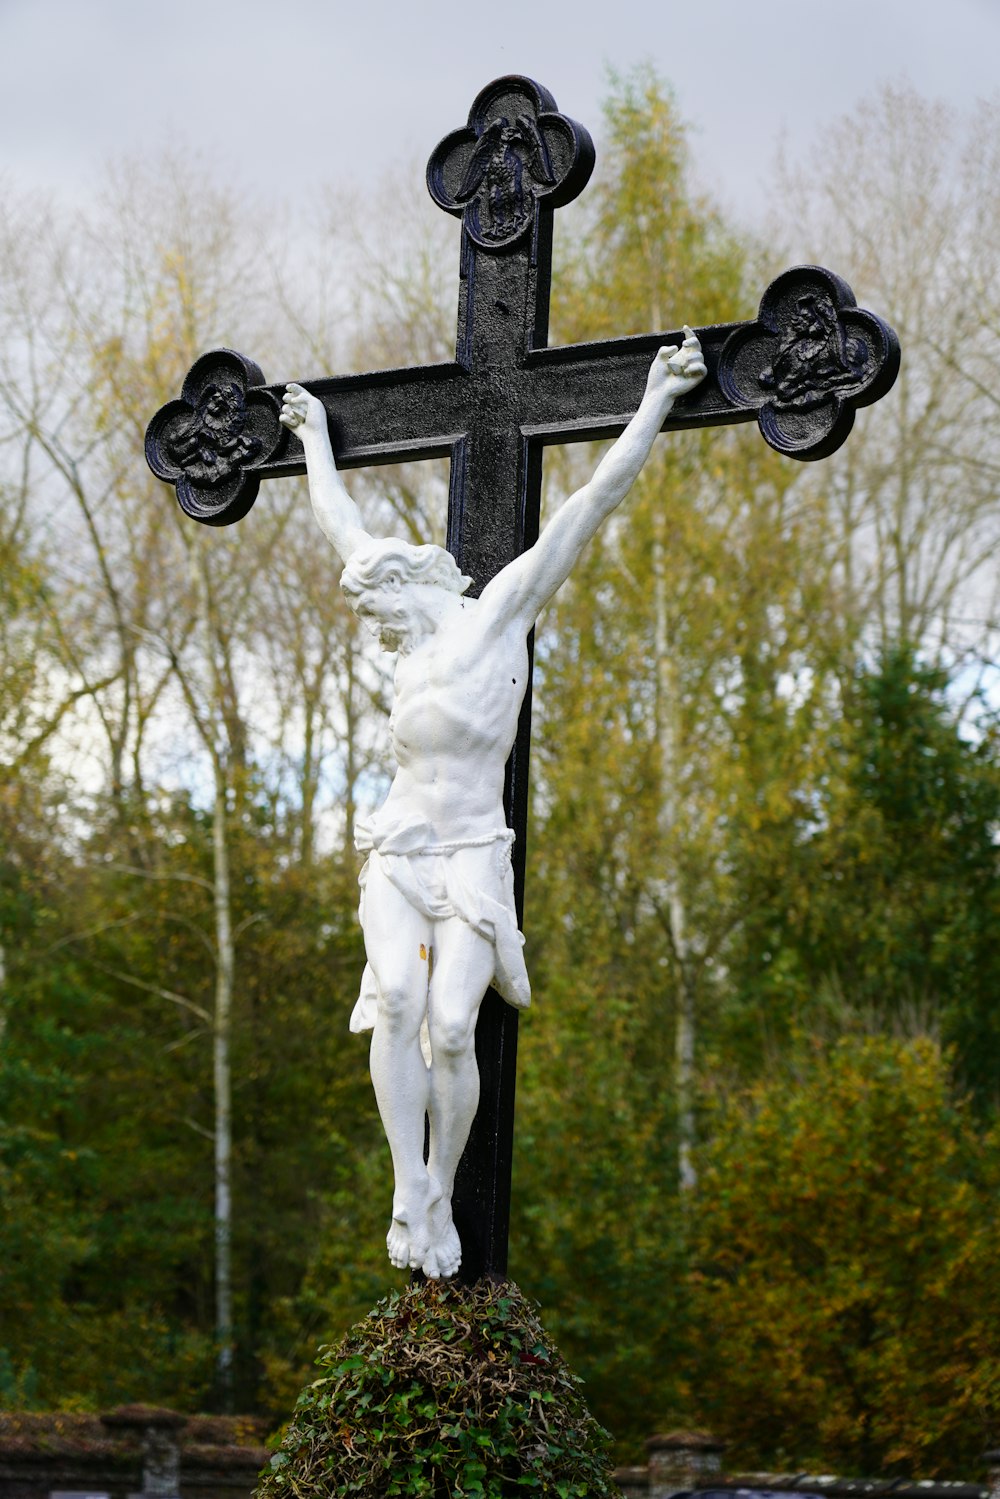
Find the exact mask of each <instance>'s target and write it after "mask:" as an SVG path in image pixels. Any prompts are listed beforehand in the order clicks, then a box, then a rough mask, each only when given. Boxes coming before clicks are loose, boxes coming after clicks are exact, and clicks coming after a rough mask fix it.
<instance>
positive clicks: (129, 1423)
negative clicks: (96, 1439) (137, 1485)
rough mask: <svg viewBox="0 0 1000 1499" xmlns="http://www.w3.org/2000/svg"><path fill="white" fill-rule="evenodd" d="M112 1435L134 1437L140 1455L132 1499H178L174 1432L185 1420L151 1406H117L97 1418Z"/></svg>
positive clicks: (178, 1468)
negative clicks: (138, 1491) (138, 1492)
mask: <svg viewBox="0 0 1000 1499" xmlns="http://www.w3.org/2000/svg"><path fill="white" fill-rule="evenodd" d="M101 1420H102V1422H103V1423H104V1425H105V1426H107V1427H108V1428H109V1429H110V1430H112V1431H116V1430H117V1431H120V1432H121V1433H122V1434H123V1435H127V1436H134V1438H135V1439H136V1441H137V1442H138V1445H139V1447H140V1449H141V1452H142V1489H141V1496H136V1499H180V1493H181V1448H180V1442H179V1441H178V1436H177V1434H178V1432H179V1431H180V1430H181V1428H182V1427H184V1426H186V1425H187V1417H186V1416H180V1415H178V1413H177V1412H176V1411H171V1410H164V1409H162V1408H161V1407H159V1406H155V1405H120V1406H118V1408H117V1410H113V1411H108V1412H107V1413H106V1414H105V1415H103V1416H102V1417H101Z"/></svg>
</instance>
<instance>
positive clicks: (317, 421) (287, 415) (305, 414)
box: [279, 385, 326, 436]
mask: <svg viewBox="0 0 1000 1499" xmlns="http://www.w3.org/2000/svg"><path fill="white" fill-rule="evenodd" d="M279 421H281V422H282V423H283V425H284V426H286V427H289V428H290V429H291V430H292V431H293V432H294V431H295V430H296V428H298V427H302V428H304V429H305V431H306V432H324V431H325V430H326V411H325V410H324V408H323V403H322V402H321V401H317V399H316V397H315V396H311V395H310V394H309V392H308V391H307V390H303V389H302V386H301V385H286V386H285V395H284V399H283V400H282V403H281V415H280V417H279ZM301 435H303V434H301V433H300V436H301Z"/></svg>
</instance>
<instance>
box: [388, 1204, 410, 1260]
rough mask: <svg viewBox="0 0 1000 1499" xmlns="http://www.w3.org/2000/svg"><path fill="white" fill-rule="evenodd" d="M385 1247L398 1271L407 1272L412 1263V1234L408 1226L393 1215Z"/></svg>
mask: <svg viewBox="0 0 1000 1499" xmlns="http://www.w3.org/2000/svg"><path fill="white" fill-rule="evenodd" d="M385 1247H386V1249H388V1251H389V1263H390V1264H392V1265H395V1267H396V1269H397V1270H405V1269H407V1267H408V1266H409V1263H410V1234H409V1230H408V1229H407V1226H406V1224H405V1223H404V1222H402V1221H401V1220H400V1219H399V1218H397V1217H396V1216H395V1214H393V1219H392V1222H391V1223H390V1224H389V1232H388V1233H387V1234H386V1236H385Z"/></svg>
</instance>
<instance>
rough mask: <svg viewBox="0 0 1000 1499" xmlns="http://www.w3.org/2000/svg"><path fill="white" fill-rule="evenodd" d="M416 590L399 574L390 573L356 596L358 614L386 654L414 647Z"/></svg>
mask: <svg viewBox="0 0 1000 1499" xmlns="http://www.w3.org/2000/svg"><path fill="white" fill-rule="evenodd" d="M413 587H414V584H412V583H407V582H405V581H404V580H403V578H402V577H401V576H400V574H399V573H398V572H389V573H386V575H385V577H384V578H380V579H379V581H378V582H377V583H374V584H373V585H372V586H371V587H370V588H366V589H364V590H363V591H362V592H361V593H360V594H358V595H357V597H356V600H355V602H354V605H353V607H354V612H355V614H356V615H357V616H358V618H359V619H361V620H363V621H364V623H365V625H366V626H367V627H368V629H369V630H371V632H372V634H373V635H374V636H375V638H376V640H377V641H378V643H379V645H380V646H381V647H382V649H383V650H384V651H405V650H406V649H407V647H408V646H409V645H410V644H411V641H412V637H413V634H414V628H415V623H416V621H415V613H414V609H413V600H412V599H411V597H410V594H411V592H412V589H413Z"/></svg>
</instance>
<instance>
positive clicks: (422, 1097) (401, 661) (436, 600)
mask: <svg viewBox="0 0 1000 1499" xmlns="http://www.w3.org/2000/svg"><path fill="white" fill-rule="evenodd" d="M704 375H705V365H704V363H703V360H702V354H701V346H700V344H699V342H698V340H697V338H696V337H695V335H694V334H693V333H692V332H691V330H690V329H687V328H686V329H685V338H684V342H683V344H682V346H681V348H680V349H678V348H676V347H674V346H669V347H667V348H663V349H661V350H660V351H659V353H658V354H657V355H656V357H655V358H654V360H653V363H652V366H651V368H650V372H649V377H648V379H647V382H646V391H645V394H644V396H643V399H642V402H641V404H640V406H639V409H638V411H637V412H636V414H635V416H634V417H633V418H632V420H631V422H629V424H628V426H627V427H626V429H625V431H624V432H623V433H622V435H621V437H620V438H619V439H618V441H617V442H616V443H615V444H614V446H613V447H612V448H611V449H610V451H609V452H608V453H607V454H606V455H605V457H604V458H603V459H602V460H601V463H600V464H599V465H598V468H597V470H596V472H595V473H594V476H593V478H592V479H591V480H590V482H589V483H588V484H586V485H584V487H583V488H582V489H580V490H578V491H577V493H576V494H574V495H573V496H571V498H570V499H568V500H567V501H566V502H565V504H564V505H563V506H562V508H561V509H560V510H559V511H558V513H557V514H556V515H555V516H554V518H553V519H552V520H551V521H550V523H549V524H548V525H547V526H546V528H545V530H544V531H543V532H542V534H541V536H540V537H539V539H538V541H537V542H536V543H535V545H534V546H533V547H531V548H530V549H529V550H528V551H526V552H524V553H523V554H522V555H521V556H520V557H517V558H516V559H515V560H514V561H513V562H511V563H510V564H509V565H508V566H507V567H505V568H504V569H503V570H502V571H501V572H500V573H498V574H497V576H496V577H495V578H493V579H492V580H491V581H490V582H489V583H488V584H487V585H486V587H485V588H484V589H483V592H482V595H481V597H480V598H478V599H467V598H465V597H463V595H464V592H465V590H466V588H468V586H469V583H470V581H471V580H470V579H469V578H465V577H463V576H462V574H461V573H460V572H459V570H458V567H457V566H456V564H455V562H454V559H453V558H452V557H451V556H450V555H449V553H448V552H446V551H444V550H443V549H442V548H441V547H437V546H413V545H411V544H410V543H409V542H406V541H398V540H393V539H390V540H385V541H380V540H376V539H375V538H374V537H372V536H370V535H369V534H368V532H367V531H366V530H365V528H364V525H363V523H362V520H361V514H360V512H359V510H358V508H357V506H356V505H355V503H354V501H353V500H352V499H351V497H350V495H349V494H348V493H347V490H346V489H345V487H344V484H343V481H342V479H341V477H340V475H339V473H338V472H337V468H336V464H335V462H334V458H333V452H332V449H331V447H330V438H329V432H328V429H327V420H326V413H325V411H324V409H323V406H322V405H321V404H320V402H319V401H318V400H316V398H315V397H313V396H311V395H309V394H308V393H307V392H306V391H305V390H303V389H302V387H301V386H299V385H289V386H288V388H287V390H286V392H285V400H284V405H283V407H282V412H281V420H282V421H283V422H284V424H285V426H287V427H290V428H292V429H294V430H295V431H296V432H297V434H298V436H299V437H300V438H301V441H302V446H303V450H304V452H305V458H306V467H307V471H308V476H309V493H310V498H311V500H312V506H313V511H314V513H315V515H316V519H317V521H318V522H319V524H320V527H321V528H322V530H323V532H324V534H325V535H326V537H327V538H328V540H329V541H330V542H331V543H332V545H333V547H334V550H335V551H336V552H337V553H338V555H339V556H340V557H341V559H342V560H343V562H344V564H345V566H344V572H343V577H342V580H341V581H342V586H343V588H344V592H345V593H346V595H347V599H348V602H349V603H350V605H351V607H352V609H354V611H355V613H356V614H357V615H358V616H359V618H361V619H362V620H363V621H364V622H365V624H366V625H368V627H369V628H370V629H371V631H372V633H373V634H374V635H375V636H376V638H377V639H378V641H379V643H380V645H381V646H382V648H383V649H384V650H387V651H395V652H398V659H397V663H396V670H395V678H394V691H395V695H394V705H393V710H392V715H391V717H390V720H389V731H390V734H391V737H392V749H393V753H394V755H395V757H396V764H397V767H398V768H397V771H396V775H395V778H394V780H393V783H392V786H391V787H390V790H389V795H388V797H387V798H386V800H385V802H384V804H383V805H382V807H381V808H380V809H379V811H378V812H377V813H376V814H375V815H374V817H372V818H371V819H370V820H368V821H365V822H359V824H358V827H357V830H356V841H357V845H358V848H359V849H360V850H361V851H362V852H363V853H365V854H367V862H366V864H365V867H364V869H363V871H362V874H361V885H362V899H361V923H362V928H363V930H364V936H365V950H366V953H367V957H368V964H367V967H366V968H365V972H364V976H363V979H362V985H361V996H360V998H359V1000H358V1003H357V1005H356V1006H355V1009H354V1014H353V1016H352V1018H351V1029H352V1030H355V1031H360V1030H371V1031H372V1043H371V1075H372V1082H373V1083H374V1086H375V1096H376V1098H377V1100H378V1107H379V1112H380V1114H381V1116H382V1123H383V1125H384V1127H385V1132H386V1136H387V1137H388V1141H389V1148H390V1151H391V1153H392V1164H393V1172H394V1175H395V1188H394V1193H393V1203H392V1223H391V1226H390V1228H389V1233H388V1236H387V1239H386V1243H387V1245H388V1250H389V1258H390V1260H391V1261H392V1263H393V1264H394V1265H396V1266H398V1267H399V1268H401V1269H402V1268H406V1267H408V1266H409V1267H412V1268H415V1269H420V1270H423V1272H424V1273H425V1274H426V1275H428V1276H430V1277H439V1276H448V1275H453V1274H454V1273H455V1271H456V1270H457V1269H458V1266H459V1263H460V1259H461V1249H460V1245H459V1239H458V1234H457V1233H456V1231H455V1225H454V1222H453V1220H452V1214H451V1197H452V1190H453V1188H454V1184H455V1172H456V1169H457V1167H458V1162H459V1158H460V1156H461V1154H462V1151H463V1150H464V1148H465V1143H466V1141H467V1139H468V1137H469V1131H470V1129H471V1128H472V1122H473V1119H474V1118H475V1115H476V1109H477V1107H478V1104H479V1071H478V1068H477V1065H476V1053H475V1031H476V1020H477V1017H478V1014H479V1006H480V1004H481V1003H482V1000H483V996H484V994H485V993H486V990H487V989H488V988H489V986H490V985H491V984H493V985H494V986H495V987H496V988H497V990H498V992H499V993H500V994H501V995H502V996H503V998H504V999H505V1000H506V1001H507V1002H508V1004H511V1005H514V1006H516V1007H517V1008H519V1009H524V1008H526V1007H527V1005H528V1004H529V1003H530V997H531V995H530V988H529V985H528V976H527V973H526V972H525V967H524V959H523V957H522V953H521V946H522V943H523V940H524V939H523V938H522V937H521V935H520V933H519V932H518V930H517V919H516V916H515V911H514V880H513V874H512V872H511V861H510V851H511V842H512V840H513V834H512V833H510V832H509V831H508V829H507V827H506V823H505V820H504V812H503V783H504V766H505V765H506V762H507V757H508V756H509V754H510V751H511V748H512V746H513V743H514V735H515V733H516V730H517V720H518V714H519V712H520V707H521V701H522V699H523V697H524V693H525V689H526V687H527V682H528V649H527V636H528V632H529V631H530V630H531V627H532V625H533V624H534V623H535V619H536V618H537V616H538V614H539V612H540V610H541V609H542V608H543V607H544V605H545V604H547V603H548V601H549V600H550V599H551V598H552V596H553V594H554V593H555V592H556V590H557V589H558V587H559V586H560V584H561V583H563V582H564V581H565V579H566V578H567V577H568V576H569V573H570V571H571V569H572V568H573V565H574V563H575V562H576V560H577V558H578V557H579V556H580V554H581V553H582V551H583V549H584V547H585V546H586V545H587V543H588V541H590V539H591V537H592V536H593V535H594V534H595V532H596V531H597V530H598V528H599V526H600V525H601V523H602V522H603V521H604V520H605V519H606V518H607V517H608V516H609V515H610V514H611V512H612V511H613V510H614V509H615V508H616V507H617V506H618V505H620V504H621V502H622V500H623V499H624V498H625V496H626V494H627V493H628V491H629V489H630V488H631V486H632V484H633V482H634V481H635V479H636V477H637V475H638V473H639V470H640V469H641V468H642V465H643V464H644V463H645V461H646V459H647V457H648V456H649V452H650V449H651V448H652V445H653V441H654V439H655V437H656V434H657V433H658V431H659V430H660V427H661V426H662V424H663V421H664V419H665V417H666V415H667V413H668V412H669V411H670V408H671V407H672V406H673V404H674V401H675V400H676V399H677V397H678V396H680V395H683V394H685V393H686V392H687V391H689V390H692V389H693V388H694V387H695V386H696V385H697V384H698V382H699V381H700V380H702V379H703V378H704ZM425 1116H426V1118H427V1119H428V1120H429V1122H430V1154H429V1157H428V1160H427V1163H426V1164H425V1163H424V1154H423V1147H424V1120H425Z"/></svg>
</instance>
